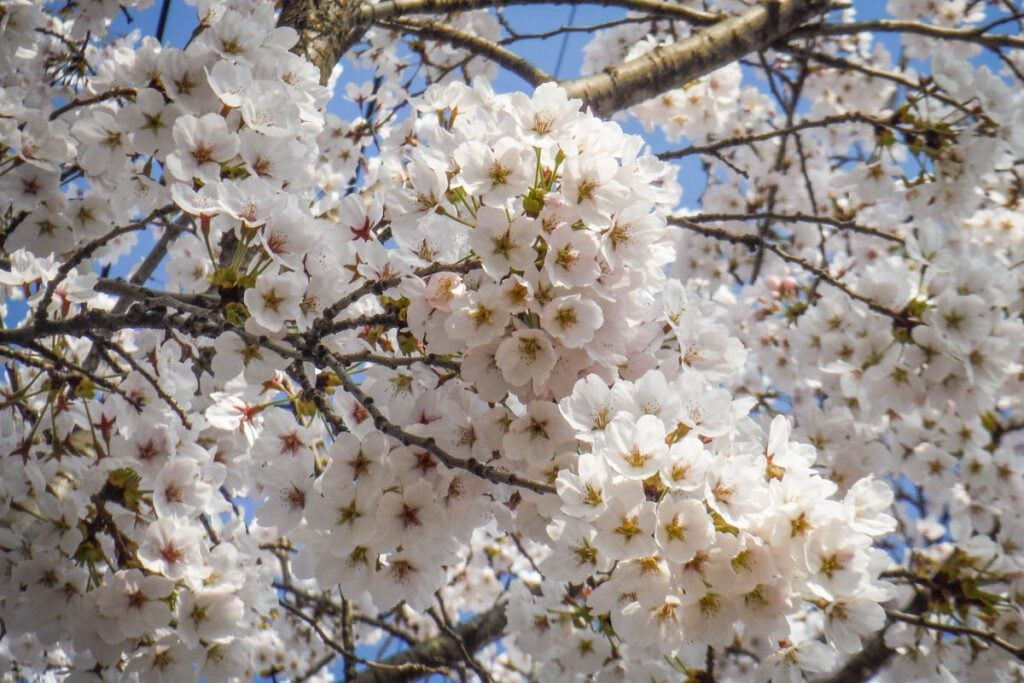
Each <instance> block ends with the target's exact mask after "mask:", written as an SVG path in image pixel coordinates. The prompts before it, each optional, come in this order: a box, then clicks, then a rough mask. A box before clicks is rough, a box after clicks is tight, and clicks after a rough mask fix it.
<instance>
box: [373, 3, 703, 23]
mask: <svg viewBox="0 0 1024 683" xmlns="http://www.w3.org/2000/svg"><path fill="white" fill-rule="evenodd" d="M563 3H564V4H570V5H572V4H581V3H579V2H567V1H565V0H563ZM550 4H552V3H551V1H550V0H384V2H380V3H377V4H375V5H373V4H369V3H367V4H366V5H363V6H362V7H361V8H360V10H359V12H360V18H361V19H362V21H364V22H367V23H370V22H374V21H380V20H381V19H393V18H395V17H403V16H408V15H410V14H448V13H450V12H468V11H470V10H477V9H491V8H500V7H511V6H513V5H550ZM555 4H557V3H555ZM591 4H595V5H602V6H605V7H622V8H624V9H628V10H633V11H635V12H646V13H647V14H652V15H655V16H659V17H665V18H671V19H681V20H683V21H688V22H690V23H691V24H696V25H697V26H706V25H708V24H713V23H714V22H716V21H718V20H719V19H721V17H722V15H719V14H714V13H711V12H702V11H700V10H696V9H691V8H689V7H686V6H685V5H681V4H678V3H675V2H666V1H665V0H593V2H592V3H591Z"/></svg>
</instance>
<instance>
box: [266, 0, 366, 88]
mask: <svg viewBox="0 0 1024 683" xmlns="http://www.w3.org/2000/svg"><path fill="white" fill-rule="evenodd" d="M361 6H362V3H361V2H360V1H359V0H285V1H284V2H283V3H282V5H281V16H280V17H279V18H278V22H277V23H278V24H279V25H280V26H291V27H292V28H294V29H295V30H296V31H298V33H299V42H298V44H297V45H296V46H295V48H294V51H295V52H296V53H297V54H300V55H302V56H303V57H305V58H306V59H308V60H309V61H310V62H312V63H313V64H316V66H317V67H318V68H319V69H320V83H321V84H322V85H327V81H328V80H330V78H331V71H332V70H333V69H334V65H335V64H337V63H338V60H340V59H341V56H342V55H343V54H345V52H347V51H348V49H349V48H350V47H352V46H353V45H355V44H356V43H357V42H359V40H360V38H362V36H363V32H364V31H365V30H366V26H367V24H366V23H365V22H363V20H362V19H361V17H360V9H361Z"/></svg>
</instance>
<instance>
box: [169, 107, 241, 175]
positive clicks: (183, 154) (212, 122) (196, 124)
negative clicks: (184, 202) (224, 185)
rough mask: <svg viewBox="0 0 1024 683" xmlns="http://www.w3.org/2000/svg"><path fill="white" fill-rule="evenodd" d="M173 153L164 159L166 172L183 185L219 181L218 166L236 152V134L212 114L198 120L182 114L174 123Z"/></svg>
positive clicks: (218, 117) (237, 143)
mask: <svg viewBox="0 0 1024 683" xmlns="http://www.w3.org/2000/svg"><path fill="white" fill-rule="evenodd" d="M173 136H174V144H175V151H174V152H173V153H172V154H169V155H168V156H167V170H169V171H170V172H171V174H172V175H173V176H174V177H175V178H177V179H178V180H181V181H184V182H190V181H191V180H192V178H199V179H200V180H202V181H203V182H204V183H210V182H214V181H217V180H219V179H220V164H221V163H223V162H225V161H228V160H230V159H231V158H232V157H233V156H235V154H237V153H238V146H239V140H238V135H236V134H235V133H233V132H231V131H229V130H228V127H227V123H226V122H225V121H224V119H223V118H221V117H220V116H218V115H216V114H205V115H203V116H202V117H200V118H196V117H195V116H191V115H186V116H180V117H178V120H177V121H175V122H174V130H173Z"/></svg>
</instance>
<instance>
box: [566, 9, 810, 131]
mask: <svg viewBox="0 0 1024 683" xmlns="http://www.w3.org/2000/svg"><path fill="white" fill-rule="evenodd" d="M828 7H829V2H828V0H767V1H766V2H765V3H764V4H762V5H758V6H757V7H755V8H754V9H751V10H749V11H747V12H744V13H743V14H741V15H739V16H735V17H730V18H728V19H724V20H722V21H720V22H718V23H717V24H714V25H712V26H709V27H707V28H705V29H703V30H701V31H699V32H698V33H696V34H695V35H693V36H691V37H689V38H686V39H685V40H682V41H680V42H678V43H675V44H673V45H666V46H663V47H659V48H656V49H654V50H651V51H650V52H648V53H647V54H645V55H643V56H641V57H637V58H636V59H632V60H630V61H628V62H626V63H625V64H622V65H620V66H617V67H611V68H609V69H606V70H605V71H604V72H603V73H599V74H595V75H593V76H588V77H586V78H581V79H579V80H576V81H572V82H568V83H563V86H564V87H565V88H566V90H567V91H568V92H569V95H570V96H571V97H579V98H581V99H582V100H583V101H584V102H585V103H586V104H589V105H590V106H591V107H592V108H593V109H594V112H595V113H596V114H599V115H602V116H607V115H609V114H611V113H613V112H616V111H619V110H620V109H625V108H626V107H630V106H632V105H634V104H638V103H640V102H643V101H644V100H646V99H650V98H651V97H654V96H655V95H658V94H659V93H662V92H665V91H666V90H671V89H672V88H677V87H679V86H681V85H683V84H684V83H686V82H688V81H691V80H693V79H694V78H698V77H700V76H703V75H705V74H707V73H710V72H712V71H714V70H715V69H718V68H720V67H722V66H725V65H726V64H729V63H731V62H734V61H736V60H738V59H739V58H740V57H742V56H743V55H745V54H748V53H750V52H754V51H756V50H762V49H764V48H766V47H768V46H770V45H771V44H772V43H774V42H775V41H777V40H779V39H780V38H782V37H784V36H785V35H786V34H787V33H790V32H791V31H793V30H794V29H796V28H797V27H799V26H800V25H801V24H803V23H804V22H806V21H808V20H809V19H812V18H814V17H816V16H818V15H820V14H822V13H824V12H825V11H826V10H827V9H828Z"/></svg>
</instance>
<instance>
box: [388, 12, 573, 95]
mask: <svg viewBox="0 0 1024 683" xmlns="http://www.w3.org/2000/svg"><path fill="white" fill-rule="evenodd" d="M380 25H381V26H384V27H385V28H389V29H393V30H395V31H399V32H404V33H413V34H415V35H418V36H422V37H423V38H428V39H430V40H438V41H444V42H446V43H448V44H449V45H451V46H452V47H460V48H463V49H465V50H469V51H470V52H472V53H473V54H474V55H478V56H480V57H484V58H486V59H489V60H491V61H492V62H494V63H495V64H498V65H500V66H503V67H505V68H506V69H508V70H509V71H511V72H512V73H514V74H516V75H517V76H519V77H520V78H522V79H523V80H524V81H526V82H527V83H529V84H530V85H532V86H534V87H536V86H538V85H540V84H541V83H547V82H548V81H553V80H554V78H553V77H552V76H551V74H549V73H548V72H546V71H544V70H543V69H539V68H537V67H536V66H534V65H533V64H531V63H530V62H529V61H527V60H526V59H524V58H523V57H521V56H519V55H517V54H516V53H515V52H512V51H511V50H509V49H508V48H505V47H502V46H500V45H497V44H495V43H492V42H491V41H489V40H486V39H484V38H480V37H478V36H475V35H473V34H471V33H466V32H465V31H460V30H458V29H456V28H452V27H450V26H446V25H445V24H442V23H440V22H436V21H422V20H416V19H400V20H396V21H382V22H380Z"/></svg>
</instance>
